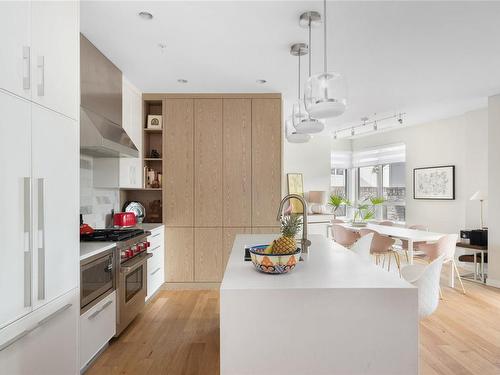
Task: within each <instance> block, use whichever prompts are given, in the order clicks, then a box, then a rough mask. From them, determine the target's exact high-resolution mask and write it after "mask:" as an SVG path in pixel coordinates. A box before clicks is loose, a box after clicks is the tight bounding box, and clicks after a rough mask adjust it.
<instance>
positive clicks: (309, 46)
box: [308, 16, 311, 78]
mask: <svg viewBox="0 0 500 375" xmlns="http://www.w3.org/2000/svg"><path fill="white" fill-rule="evenodd" d="M308 48H309V50H308V52H309V78H311V17H310V16H309V45H308Z"/></svg>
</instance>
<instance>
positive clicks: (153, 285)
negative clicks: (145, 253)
mask: <svg viewBox="0 0 500 375" xmlns="http://www.w3.org/2000/svg"><path fill="white" fill-rule="evenodd" d="M164 281H165V272H164V269H163V264H162V265H161V266H157V267H151V268H150V267H149V264H148V295H147V297H146V300H148V299H149V298H150V297H151V296H152V295H153V294H155V292H156V291H157V290H158V289H159V288H160V287H161V286H162V284H163V283H164Z"/></svg>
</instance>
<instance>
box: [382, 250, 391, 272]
mask: <svg viewBox="0 0 500 375" xmlns="http://www.w3.org/2000/svg"><path fill="white" fill-rule="evenodd" d="M384 256H385V255H384ZM391 258H392V256H391V253H389V260H388V262H387V271H389V272H391Z"/></svg>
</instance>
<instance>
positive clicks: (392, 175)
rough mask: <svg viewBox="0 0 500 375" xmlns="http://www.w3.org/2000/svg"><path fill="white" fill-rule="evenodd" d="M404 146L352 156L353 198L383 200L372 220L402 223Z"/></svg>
mask: <svg viewBox="0 0 500 375" xmlns="http://www.w3.org/2000/svg"><path fill="white" fill-rule="evenodd" d="M405 161H406V146H405V145H404V144H396V145H388V146H383V147H379V148H372V149H367V150H361V151H356V152H354V153H353V166H354V167H356V168H355V172H356V174H357V179H356V181H357V182H356V185H357V186H356V191H357V194H356V198H357V201H358V202H361V201H363V200H365V199H367V198H370V197H384V199H385V202H384V204H383V205H382V207H379V208H378V209H377V210H376V217H377V218H378V219H382V220H392V221H399V222H404V221H405V217H406V211H405V199H406V164H405Z"/></svg>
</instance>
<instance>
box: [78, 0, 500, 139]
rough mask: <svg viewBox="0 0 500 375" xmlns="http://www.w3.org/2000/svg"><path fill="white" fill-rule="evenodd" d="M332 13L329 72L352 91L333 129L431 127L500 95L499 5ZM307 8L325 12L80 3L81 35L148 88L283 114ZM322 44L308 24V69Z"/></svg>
mask: <svg viewBox="0 0 500 375" xmlns="http://www.w3.org/2000/svg"><path fill="white" fill-rule="evenodd" d="M328 7H329V8H328V14H327V15H328V23H327V26H328V48H329V50H328V59H329V69H330V70H336V71H338V72H341V73H343V74H344V75H345V77H346V79H347V82H348V90H349V96H348V100H349V108H348V110H347V111H346V113H345V114H344V115H342V116H340V117H338V118H335V119H331V120H329V121H328V129H329V130H333V129H336V128H341V127H344V126H345V125H346V124H351V123H353V122H359V119H360V118H361V117H363V116H368V117H370V116H372V115H373V114H374V113H377V114H390V113H395V112H406V113H407V117H408V119H409V120H410V122H411V121H413V122H416V121H419V122H422V121H427V120H433V119H436V118H439V117H440V116H445V115H446V116H448V115H454V114H458V113H459V112H462V113H463V112H464V111H465V110H469V109H473V108H477V107H479V106H483V105H485V103H486V101H485V100H486V98H487V96H489V95H492V94H497V93H500V47H499V46H500V22H499V21H498V20H499V19H500V3H499V2H451V1H445V2H421V1H415V2H408V1H402V2H378V1H370V2H354V1H345V2H333V1H329V2H328ZM307 10H318V11H321V10H322V3H321V2H317V1H219V2H214V1H201V2H189V1H177V2H173V1H163V2H160V1H152V2H148V1H141V2H130V1H83V2H82V3H81V31H82V33H83V34H84V35H85V36H86V37H87V38H88V39H89V40H90V41H92V42H93V43H94V44H95V45H96V47H97V48H99V49H100V50H101V51H102V52H103V53H104V54H105V55H106V56H108V57H109V58H110V59H111V60H112V61H113V62H114V63H115V64H116V65H117V66H118V67H119V68H120V69H121V70H122V71H123V73H124V75H125V76H126V77H127V78H128V79H129V80H130V81H131V82H132V83H133V84H135V85H136V86H137V87H138V88H139V89H141V90H142V91H143V92H281V93H283V96H284V98H285V103H286V104H285V112H288V111H289V108H290V106H291V103H292V102H293V100H294V98H296V96H297V58H296V57H292V56H290V54H289V46H290V44H291V43H294V42H299V41H307V30H306V29H302V28H300V27H299V25H298V17H299V15H300V14H301V13H302V12H304V11H307ZM140 11H148V12H150V13H152V14H153V16H154V18H153V19H152V20H150V21H147V20H144V19H142V18H140V17H139V16H138V13H139V12H140ZM322 39H323V38H322V29H321V28H318V29H313V42H312V52H313V54H312V60H313V64H312V71H313V73H315V72H320V71H321V70H322V66H321V64H322V54H323V51H322V43H323V41H322ZM159 44H164V46H165V48H163V49H162V48H160V47H159V46H158V45H159ZM306 61H307V60H306V59H304V63H306ZM303 66H304V67H307V65H306V64H303ZM306 74H307V72H306V69H304V71H303V76H304V78H306ZM178 79H186V80H188V81H189V82H188V83H187V84H183V83H179V82H177V80H178ZM258 79H265V80H267V83H266V84H258V83H256V80H258ZM285 114H287V113H285Z"/></svg>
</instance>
